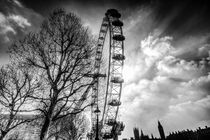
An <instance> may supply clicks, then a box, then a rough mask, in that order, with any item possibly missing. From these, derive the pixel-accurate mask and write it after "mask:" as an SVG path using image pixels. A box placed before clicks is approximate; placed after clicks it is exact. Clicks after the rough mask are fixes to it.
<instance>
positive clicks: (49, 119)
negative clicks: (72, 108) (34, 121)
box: [40, 102, 55, 140]
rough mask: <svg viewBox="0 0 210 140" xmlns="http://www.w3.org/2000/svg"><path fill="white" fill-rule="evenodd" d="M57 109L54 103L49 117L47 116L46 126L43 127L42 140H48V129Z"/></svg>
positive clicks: (48, 114) (49, 111)
mask: <svg viewBox="0 0 210 140" xmlns="http://www.w3.org/2000/svg"><path fill="white" fill-rule="evenodd" d="M54 108H55V103H54V102H52V103H51V105H50V108H49V110H48V113H47V115H46V116H45V120H44V124H43V125H42V129H41V133H40V140H47V134H48V129H49V127H50V123H51V118H52V114H53V111H54Z"/></svg>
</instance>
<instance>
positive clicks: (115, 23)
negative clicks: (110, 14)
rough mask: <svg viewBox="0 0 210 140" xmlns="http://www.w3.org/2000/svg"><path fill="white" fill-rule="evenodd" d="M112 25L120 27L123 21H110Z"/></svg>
mask: <svg viewBox="0 0 210 140" xmlns="http://www.w3.org/2000/svg"><path fill="white" fill-rule="evenodd" d="M112 25H114V26H120V27H122V26H123V22H122V21H120V20H115V21H113V22H112Z"/></svg>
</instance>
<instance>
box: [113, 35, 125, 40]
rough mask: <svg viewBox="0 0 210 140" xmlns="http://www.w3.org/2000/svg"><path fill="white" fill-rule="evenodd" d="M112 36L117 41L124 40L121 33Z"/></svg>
mask: <svg viewBox="0 0 210 140" xmlns="http://www.w3.org/2000/svg"><path fill="white" fill-rule="evenodd" d="M112 38H113V39H114V40H117V41H124V40H125V37H124V36H123V35H114V36H113V37H112Z"/></svg>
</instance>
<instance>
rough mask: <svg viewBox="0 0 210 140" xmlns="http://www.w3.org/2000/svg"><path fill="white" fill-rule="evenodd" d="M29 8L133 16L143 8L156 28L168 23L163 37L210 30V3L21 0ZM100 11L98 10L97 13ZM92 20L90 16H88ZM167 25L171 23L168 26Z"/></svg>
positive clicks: (201, 0) (190, 0) (180, 0)
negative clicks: (111, 11)
mask: <svg viewBox="0 0 210 140" xmlns="http://www.w3.org/2000/svg"><path fill="white" fill-rule="evenodd" d="M20 1H21V2H22V3H23V4H24V5H25V6H26V7H29V8H32V9H34V10H35V11H36V12H38V13H41V14H43V15H46V14H48V13H49V12H50V11H52V10H53V9H54V8H57V7H62V6H64V5H73V6H74V5H77V6H78V7H80V8H79V9H80V10H81V11H86V12H88V11H89V10H93V9H94V8H97V7H110V8H113V7H114V8H118V9H119V10H120V11H121V12H122V13H123V15H124V17H125V16H130V14H131V13H133V12H136V10H138V9H139V8H140V7H141V6H144V7H145V6H148V7H151V8H152V9H153V14H152V15H151V16H153V17H154V19H155V20H154V24H153V27H154V28H155V27H158V26H161V25H162V24H167V27H165V28H166V29H165V31H164V32H163V33H162V34H161V35H162V36H165V35H173V37H175V39H174V40H175V41H176V39H179V38H180V37H183V36H187V35H189V34H191V35H192V34H202V33H203V32H209V31H210V26H209V24H210V19H209V18H208V16H209V15H210V8H209V7H210V4H208V0H60V1H58V0H30V1H29V0H20ZM95 12H97V10H96V11H95ZM87 18H88V17H87ZM165 22H167V23H165Z"/></svg>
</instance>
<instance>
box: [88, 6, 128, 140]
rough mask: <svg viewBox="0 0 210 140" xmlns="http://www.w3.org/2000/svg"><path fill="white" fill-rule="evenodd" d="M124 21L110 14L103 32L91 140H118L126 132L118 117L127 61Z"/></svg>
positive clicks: (97, 56) (96, 67)
mask: <svg viewBox="0 0 210 140" xmlns="http://www.w3.org/2000/svg"><path fill="white" fill-rule="evenodd" d="M120 17H121V14H120V13H119V12H118V11H117V10H115V9H109V10H107V12H106V14H105V17H104V18H103V21H102V24H101V28H100V32H99V37H98V41H97V46H96V51H95V62H94V72H93V76H92V77H93V81H94V85H93V87H92V95H91V97H92V100H91V101H92V106H91V124H92V125H91V126H92V127H91V133H90V134H89V139H90V140H93V139H95V140H102V139H114V140H117V139H118V135H120V134H121V131H123V129H124V124H123V123H122V122H121V121H119V117H118V116H119V115H118V114H119V107H120V105H121V101H120V98H121V92H122V84H123V82H124V80H123V75H122V70H123V65H124V60H125V55H124V42H123V41H124V40H125V37H124V36H123V30H122V27H123V22H122V21H121V20H120Z"/></svg>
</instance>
